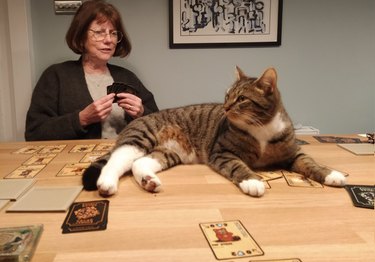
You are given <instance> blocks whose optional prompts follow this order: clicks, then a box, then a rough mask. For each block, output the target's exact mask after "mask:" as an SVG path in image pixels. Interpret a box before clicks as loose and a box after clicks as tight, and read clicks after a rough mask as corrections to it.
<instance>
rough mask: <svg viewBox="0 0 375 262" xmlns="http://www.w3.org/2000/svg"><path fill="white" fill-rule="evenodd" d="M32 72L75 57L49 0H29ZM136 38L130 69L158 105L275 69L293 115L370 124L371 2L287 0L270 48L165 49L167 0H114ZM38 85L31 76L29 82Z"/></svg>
mask: <svg viewBox="0 0 375 262" xmlns="http://www.w3.org/2000/svg"><path fill="white" fill-rule="evenodd" d="M30 1H31V2H30V5H31V14H32V29H33V45H34V49H33V50H34V56H35V59H34V65H35V78H38V77H39V75H40V74H41V72H42V70H44V69H45V68H46V67H47V66H48V65H49V64H51V63H56V62H60V61H63V60H66V59H76V58H77V57H76V55H74V54H73V53H72V52H71V51H70V50H69V49H68V48H67V46H66V44H65V40H64V37H65V33H66V30H67V28H68V26H69V23H70V20H71V18H72V17H71V16H69V15H68V16H64V15H55V14H54V11H53V1H52V0H30ZM109 2H111V3H113V4H114V5H115V6H117V7H118V8H119V10H120V11H121V13H122V14H123V19H124V22H125V26H126V28H127V31H128V33H129V35H130V37H131V40H132V43H133V47H134V49H133V51H132V53H131V55H130V57H129V58H127V59H125V60H124V59H122V60H118V59H115V60H113V62H114V63H116V64H120V65H123V66H126V67H128V68H129V69H131V70H133V71H134V72H135V73H136V74H137V75H138V76H139V77H140V78H141V80H142V81H143V82H144V84H145V85H146V86H147V87H148V88H149V89H150V90H151V91H152V92H153V93H154V95H155V97H156V100H157V102H158V105H159V107H160V108H167V107H174V106H179V105H185V104H192V103H200V102H212V101H222V100H223V97H224V92H225V90H226V89H227V88H228V86H229V85H230V84H231V83H232V81H233V79H234V75H233V72H234V67H235V65H239V66H240V67H241V68H242V69H243V70H244V71H245V72H248V73H249V74H250V75H253V76H257V75H259V74H261V73H262V71H263V70H264V69H265V68H267V67H269V66H274V67H276V69H277V71H278V73H279V88H280V89H281V92H282V95H283V98H284V104H285V106H286V108H287V110H288V111H289V114H290V115H291V117H292V118H293V120H294V121H295V122H300V123H302V124H305V125H312V126H315V127H317V128H319V129H320V130H321V133H355V132H368V131H373V130H375V106H374V105H375V50H374V49H375V34H374V32H375V16H374V14H375V1H373V0H358V1H352V0H330V1H326V0H315V1H311V0H284V9H283V24H282V25H283V26H282V45H281V46H280V47H272V48H222V49H179V50H177V49H169V48H168V31H169V25H168V0H153V1H147V0H137V1H134V0H112V1H109ZM33 84H35V83H33Z"/></svg>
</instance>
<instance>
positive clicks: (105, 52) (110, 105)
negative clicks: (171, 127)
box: [25, 1, 158, 140]
mask: <svg viewBox="0 0 375 262" xmlns="http://www.w3.org/2000/svg"><path fill="white" fill-rule="evenodd" d="M66 42H67V44H68V46H69V48H70V49H71V50H73V52H75V53H76V54H79V55H81V57H80V58H79V60H78V61H66V62H63V63H59V64H55V65H52V66H50V67H48V68H47V69H46V70H45V71H44V72H43V74H42V75H41V77H40V79H39V81H38V83H37V85H36V87H35V89H34V91H33V95H32V99H31V104H30V108H29V110H28V112H27V118H26V131H25V139H26V140H58V139H92V138H115V137H116V136H117V134H118V133H119V132H120V131H121V130H122V129H123V128H124V127H125V126H126V124H127V123H128V122H130V121H132V120H133V119H134V118H137V117H140V116H143V115H146V114H149V113H152V112H155V111H158V107H157V105H156V103H155V100H154V96H153V94H152V93H151V92H150V91H148V90H147V89H146V88H145V87H144V86H143V84H142V83H141V81H140V80H139V79H138V78H137V76H136V75H135V74H134V73H132V72H131V71H129V70H127V69H125V68H123V67H119V66H115V65H111V64H109V63H108V61H109V60H110V59H111V58H112V57H114V56H115V57H116V56H119V57H126V56H127V55H128V54H129V53H130V51H131V44H130V41H129V38H128V36H127V34H126V32H125V28H124V26H123V24H122V20H121V16H120V14H119V12H118V11H117V10H116V8H115V7H114V6H113V5H111V4H109V3H106V2H104V1H86V2H84V3H83V4H82V5H81V7H80V8H79V9H78V11H77V13H76V14H75V16H74V18H73V20H72V22H71V25H70V28H69V30H68V32H67V34H66ZM114 82H121V83H124V84H126V85H127V86H129V87H131V89H132V90H133V91H134V92H132V93H128V92H124V93H117V94H115V93H107V87H108V86H110V85H111V84H113V83H114ZM115 98H116V99H115Z"/></svg>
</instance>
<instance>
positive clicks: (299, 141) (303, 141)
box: [296, 139, 309, 146]
mask: <svg viewBox="0 0 375 262" xmlns="http://www.w3.org/2000/svg"><path fill="white" fill-rule="evenodd" d="M296 143H297V145H300V146H303V145H308V144H309V142H307V141H305V140H302V139H296Z"/></svg>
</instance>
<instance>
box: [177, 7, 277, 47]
mask: <svg viewBox="0 0 375 262" xmlns="http://www.w3.org/2000/svg"><path fill="white" fill-rule="evenodd" d="M281 8H282V0H170V47H171V48H180V47H182V48H188V47H215V46H216V47H225V46H236V45H237V46H251V45H257V46H261V45H265V46H266V45H276V46H277V45H280V44H281Z"/></svg>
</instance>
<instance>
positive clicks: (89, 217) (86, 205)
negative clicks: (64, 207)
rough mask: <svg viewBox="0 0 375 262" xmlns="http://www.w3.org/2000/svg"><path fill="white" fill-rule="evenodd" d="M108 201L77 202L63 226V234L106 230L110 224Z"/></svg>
mask: <svg viewBox="0 0 375 262" xmlns="http://www.w3.org/2000/svg"><path fill="white" fill-rule="evenodd" d="M108 209H109V201H108V200H97V201H88V202H75V203H73V204H72V205H71V206H70V208H69V212H68V214H67V216H66V218H65V220H64V223H63V224H62V226H61V227H62V229H63V231H62V233H63V234H65V233H77V232H85V231H96V230H105V229H106V228H107V222H108Z"/></svg>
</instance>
